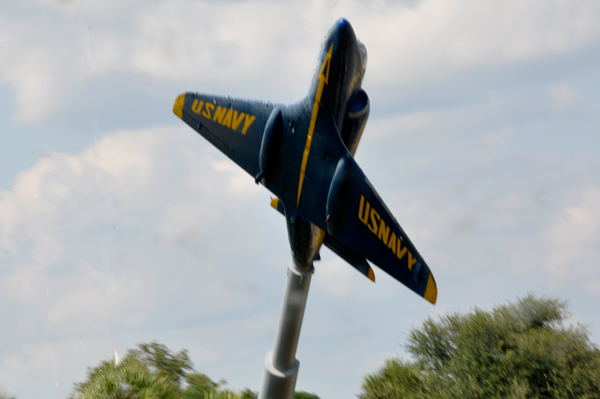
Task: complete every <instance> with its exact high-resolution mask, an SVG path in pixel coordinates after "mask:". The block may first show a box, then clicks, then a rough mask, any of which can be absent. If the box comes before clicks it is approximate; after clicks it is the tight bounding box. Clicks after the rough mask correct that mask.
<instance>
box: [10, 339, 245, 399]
mask: <svg viewBox="0 0 600 399" xmlns="http://www.w3.org/2000/svg"><path fill="white" fill-rule="evenodd" d="M220 385H221V384H220V383H216V382H214V381H213V380H211V379H210V378H209V377H208V376H206V375H204V374H202V373H199V372H197V371H195V370H194V368H193V364H192V362H191V360H190V358H189V356H188V352H187V351H186V350H182V351H180V352H177V353H172V352H171V351H169V349H168V348H167V347H166V346H164V345H162V344H161V343H159V342H151V343H142V344H140V345H138V348H137V349H132V350H129V351H128V352H127V354H126V355H125V358H124V359H123V361H122V362H120V363H119V364H115V362H114V361H112V360H111V361H108V360H105V361H102V362H100V364H99V365H98V366H96V367H94V368H90V369H89V370H88V373H87V379H86V381H84V382H81V383H76V384H75V388H74V391H73V395H72V398H74V399H109V398H110V399H113V398H114V399H150V398H152V399H239V398H240V396H239V395H237V394H236V393H234V392H231V391H228V390H219V389H218V388H219V386H220ZM0 399H4V398H2V397H0Z"/></svg>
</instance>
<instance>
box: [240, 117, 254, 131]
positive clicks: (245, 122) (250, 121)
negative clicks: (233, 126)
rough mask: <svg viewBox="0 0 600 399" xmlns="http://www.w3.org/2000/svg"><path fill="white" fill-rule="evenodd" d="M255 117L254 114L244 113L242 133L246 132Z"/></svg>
mask: <svg viewBox="0 0 600 399" xmlns="http://www.w3.org/2000/svg"><path fill="white" fill-rule="evenodd" d="M255 119H256V116H254V115H246V120H245V121H244V128H243V129H242V134H246V132H247V131H248V128H249V127H250V125H251V124H252V122H254V120H255Z"/></svg>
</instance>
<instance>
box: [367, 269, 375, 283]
mask: <svg viewBox="0 0 600 399" xmlns="http://www.w3.org/2000/svg"><path fill="white" fill-rule="evenodd" d="M367 277H368V278H369V280H371V281H372V282H375V272H374V271H373V268H372V267H370V266H369V272H368V274H367Z"/></svg>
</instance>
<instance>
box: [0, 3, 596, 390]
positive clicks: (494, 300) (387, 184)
mask: <svg viewBox="0 0 600 399" xmlns="http://www.w3.org/2000/svg"><path fill="white" fill-rule="evenodd" d="M339 17H345V18H347V19H348V20H349V21H350V22H351V23H352V25H353V27H354V30H355V32H356V34H357V36H358V37H359V39H360V40H361V41H362V42H363V43H364V44H365V45H366V47H367V50H368V57H369V58H368V59H369V61H368V65H367V72H366V76H365V80H364V82H363V88H364V90H365V91H366V92H367V93H368V94H369V97H370V101H371V117H370V119H369V122H368V123H367V127H366V130H365V132H364V135H363V138H362V141H361V143H360V145H359V148H358V151H357V154H356V159H357V161H358V162H359V163H360V165H361V166H362V168H363V170H364V171H365V173H366V174H367V175H368V176H369V178H370V180H371V181H372V183H373V184H374V186H375V187H376V188H377V190H378V192H379V193H380V194H381V196H382V197H383V198H384V200H385V201H386V203H387V205H388V207H389V208H390V209H391V210H392V212H394V214H395V216H396V217H397V219H398V221H399V222H400V224H401V225H402V226H403V228H404V230H405V231H406V232H407V233H408V235H409V236H410V237H411V239H412V241H413V242H414V244H415V245H416V246H417V248H419V251H420V252H421V254H422V255H423V256H424V258H425V259H426V260H427V262H428V264H429V265H430V267H431V269H432V270H433V273H434V275H435V277H436V280H437V283H438V290H439V295H438V303H437V305H436V306H431V305H429V304H428V303H427V302H425V301H424V300H422V299H420V298H419V297H418V296H416V295H414V294H413V293H412V292H411V291H409V290H408V289H406V288H405V287H403V286H402V285H400V284H399V283H397V282H396V281H395V280H393V279H391V278H389V277H388V276H387V275H385V273H383V272H382V271H380V270H379V269H377V268H375V273H376V277H377V283H376V284H372V283H371V282H370V281H368V280H367V279H365V278H364V277H363V276H362V275H360V274H359V273H357V272H356V271H355V270H354V269H352V268H351V267H349V266H347V265H346V264H344V262H343V261H341V260H340V259H338V258H336V257H335V256H334V255H333V254H331V253H330V252H329V251H328V250H327V249H323V251H322V256H323V260H322V261H321V262H319V263H317V264H316V265H315V267H316V272H315V275H314V277H313V280H312V285H311V291H310V295H309V299H308V304H307V310H306V314H305V320H304V325H303V329H302V334H301V337H300V344H299V348H298V357H299V359H300V361H301V367H300V374H299V379H298V384H297V388H298V389H302V390H307V391H314V392H316V393H317V394H319V395H320V396H321V397H323V398H347V397H353V395H355V394H357V393H358V392H359V389H360V388H359V387H360V384H361V382H362V378H363V377H364V375H365V374H366V373H368V372H372V371H374V370H375V369H376V368H377V367H380V366H381V365H382V364H383V360H384V359H385V358H386V357H390V356H394V355H403V349H402V347H401V344H402V343H403V342H404V341H405V338H406V336H407V333H408V332H409V331H410V329H411V328H414V327H417V326H419V324H420V323H421V321H422V320H423V319H424V318H426V317H427V316H433V317H436V315H438V314H444V313H446V312H453V311H468V310H469V309H471V308H473V307H475V306H477V307H482V308H490V307H492V306H493V305H494V304H499V303H502V302H505V301H507V300H514V299H515V298H516V297H518V296H524V295H526V294H527V293H529V292H531V293H534V294H536V295H539V296H542V295H546V296H558V297H560V298H563V299H566V300H568V301H569V303H570V304H571V309H572V311H573V318H572V322H581V323H584V324H586V325H587V326H588V327H589V330H590V332H591V338H592V340H593V341H594V342H596V343H598V342H600V338H599V337H600V323H599V322H598V320H597V309H598V306H599V305H600V268H599V266H600V174H599V173H598V171H599V170H600V139H599V134H598V132H599V131H600V117H599V115H600V112H598V111H599V106H600V95H599V94H598V93H600V26H599V25H598V24H597V21H598V20H600V3H598V2H597V1H595V0H571V1H554V2H548V1H546V0H518V1H517V0H509V1H505V2H495V1H492V0H489V1H488V0H477V1H474V0H452V1H448V0H422V1H419V0H414V1H383V0H380V1H370V2H366V1H363V2H361V1H341V0H340V1H334V0H331V1H308V2H305V1H299V0H289V1H284V2H270V1H224V2H216V1H152V2H142V1H128V2H122V1H117V0H108V1H50V0H39V1H25V2H19V3H14V4H12V3H10V4H9V3H3V4H2V5H1V6H0V105H1V107H0V135H2V146H0V159H1V160H2V162H1V165H2V168H0V318H1V320H2V321H3V322H2V323H1V326H0V336H2V340H1V342H0V385H2V386H4V387H5V388H6V389H7V390H9V391H10V392H12V393H13V394H15V395H17V396H18V397H19V398H38V397H54V398H63V397H66V396H67V395H68V393H69V392H70V390H71V388H72V385H73V382H75V381H81V380H82V379H83V378H84V376H85V371H86V367H88V366H93V365H95V364H97V363H98V362H99V361H100V360H102V359H107V358H111V357H112V356H114V353H115V351H116V352H117V354H118V355H119V356H122V355H123V354H124V352H125V351H126V350H127V349H128V348H132V347H133V346H134V345H135V344H136V343H138V342H142V341H150V340H160V341H161V342H163V343H165V344H166V345H167V346H169V347H170V348H171V349H173V350H180V349H182V348H187V349H188V350H189V351H190V355H191V357H192V359H193V361H194V362H195V364H196V367H197V368H198V369H199V370H201V371H202V372H205V373H207V374H208V375H209V376H210V377H211V378H213V379H221V378H224V379H226V380H227V381H228V382H229V384H230V387H231V388H234V389H241V388H243V387H249V388H251V389H254V390H257V389H258V387H259V384H260V380H261V376H262V368H263V362H264V357H265V355H266V353H267V352H268V351H269V350H270V349H271V347H272V344H273V337H274V334H275V328H276V323H277V318H278V313H279V307H280V304H281V296H282V293H283V288H284V282H285V273H286V267H287V264H288V262H289V259H290V254H289V249H288V248H289V247H288V243H287V237H286V231H285V222H284V220H283V218H282V217H281V216H280V215H279V214H278V213H277V212H275V211H274V210H273V209H271V207H270V206H269V193H268V191H267V190H266V189H264V187H262V186H260V187H259V186H256V185H255V184H254V182H253V179H252V178H251V177H250V176H247V175H245V172H243V171H242V170H241V169H239V168H238V167H237V166H236V165H234V164H232V163H231V162H230V161H229V160H228V159H227V158H226V157H225V156H223V155H222V154H220V153H219V152H218V151H217V150H216V149H214V148H212V147H211V146H210V145H209V144H208V143H207V142H206V141H205V140H204V139H203V138H201V137H200V136H198V135H197V134H196V133H195V132H194V131H193V130H191V129H190V128H189V127H187V126H186V125H184V124H183V123H182V122H181V121H180V120H179V119H178V118H176V117H175V116H174V115H173V114H172V111H171V109H172V105H173V101H174V100H175V98H176V96H177V95H178V94H179V93H181V92H184V91H199V92H205V93H214V94H229V95H233V96H239V97H247V98H255V99H259V100H270V101H275V102H282V103H288V102H293V101H296V100H298V99H300V98H302V97H303V96H304V95H305V93H306V91H307V90H308V85H309V82H310V79H311V77H312V74H313V69H314V67H315V65H316V58H317V55H318V53H319V50H320V43H321V41H322V40H323V38H324V37H325V34H326V32H327V30H328V29H329V28H330V26H331V25H332V24H333V23H334V22H335V20H336V19H337V18H339Z"/></svg>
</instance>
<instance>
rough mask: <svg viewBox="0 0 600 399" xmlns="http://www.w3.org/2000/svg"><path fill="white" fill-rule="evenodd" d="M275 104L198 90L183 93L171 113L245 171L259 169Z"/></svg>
mask: <svg viewBox="0 0 600 399" xmlns="http://www.w3.org/2000/svg"><path fill="white" fill-rule="evenodd" d="M274 107H275V105H274V104H273V103H265V102H262V101H253V100H243V99H235V98H231V97H228V96H213V95H206V94H199V93H191V92H187V93H183V94H181V95H180V96H179V97H177V100H175V104H174V105H173V113H174V114H175V115H177V116H178V117H179V118H181V119H182V120H183V121H184V122H185V123H187V124H188V125H190V126H191V127H192V128H193V129H194V130H195V131H196V132H198V133H200V135H202V136H203V137H204V138H205V139H207V140H208V141H209V142H210V143H211V144H213V145H214V146H215V147H217V148H218V149H219V150H221V151H222V152H223V153H224V154H225V155H227V156H228V157H229V158H231V160H233V161H234V162H235V163H237V164H238V165H240V166H241V167H242V168H243V169H244V170H245V171H246V172H248V173H249V174H250V175H252V176H256V175H257V174H258V172H259V153H260V146H261V140H262V136H263V133H264V129H265V124H266V123H267V119H268V118H269V115H270V114H271V111H272V110H273V108H274Z"/></svg>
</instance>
